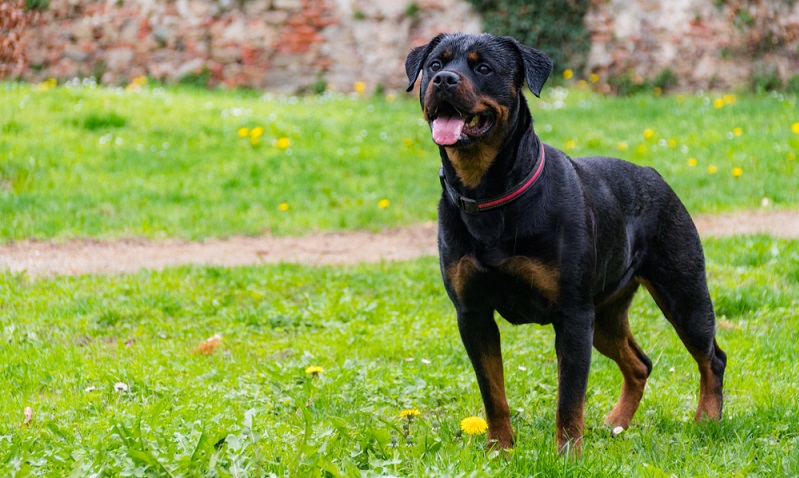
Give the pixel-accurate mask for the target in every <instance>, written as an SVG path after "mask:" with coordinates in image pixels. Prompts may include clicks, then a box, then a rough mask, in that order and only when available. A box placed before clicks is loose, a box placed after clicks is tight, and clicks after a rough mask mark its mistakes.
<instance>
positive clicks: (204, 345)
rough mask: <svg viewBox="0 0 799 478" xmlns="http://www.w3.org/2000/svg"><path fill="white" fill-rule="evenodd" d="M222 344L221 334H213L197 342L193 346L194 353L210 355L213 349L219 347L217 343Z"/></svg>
mask: <svg viewBox="0 0 799 478" xmlns="http://www.w3.org/2000/svg"><path fill="white" fill-rule="evenodd" d="M221 344H222V336H221V335H219V334H214V335H213V336H212V337H209V338H208V339H207V340H205V341H203V342H200V343H199V344H197V347H195V348H194V353H195V354H202V355H211V354H212V353H214V351H215V350H216V349H217V348H219V345H221Z"/></svg>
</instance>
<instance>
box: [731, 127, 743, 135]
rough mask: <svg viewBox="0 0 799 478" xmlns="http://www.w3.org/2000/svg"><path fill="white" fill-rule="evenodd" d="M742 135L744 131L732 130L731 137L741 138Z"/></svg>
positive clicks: (739, 129)
mask: <svg viewBox="0 0 799 478" xmlns="http://www.w3.org/2000/svg"><path fill="white" fill-rule="evenodd" d="M743 133H744V130H742V129H741V128H734V129H733V130H732V135H733V136H741V135H742V134H743Z"/></svg>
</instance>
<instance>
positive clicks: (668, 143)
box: [666, 139, 677, 148]
mask: <svg viewBox="0 0 799 478" xmlns="http://www.w3.org/2000/svg"><path fill="white" fill-rule="evenodd" d="M666 144H667V145H668V146H669V148H674V147H676V146H677V141H676V140H673V139H670V140H668V142H667V143H666Z"/></svg>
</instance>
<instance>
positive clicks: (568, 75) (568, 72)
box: [563, 68, 574, 80]
mask: <svg viewBox="0 0 799 478" xmlns="http://www.w3.org/2000/svg"><path fill="white" fill-rule="evenodd" d="M572 76H574V72H573V71H571V70H570V69H568V68H567V69H565V70H563V79H564V80H570V79H571V77H572Z"/></svg>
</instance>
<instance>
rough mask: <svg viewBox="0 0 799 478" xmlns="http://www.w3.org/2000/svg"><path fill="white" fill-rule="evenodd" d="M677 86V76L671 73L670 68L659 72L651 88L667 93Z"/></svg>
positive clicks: (678, 82) (678, 81)
mask: <svg viewBox="0 0 799 478" xmlns="http://www.w3.org/2000/svg"><path fill="white" fill-rule="evenodd" d="M679 84H680V80H679V79H678V78H677V75H675V74H674V72H673V71H671V68H664V69H663V70H661V71H660V73H658V75H657V76H656V77H655V79H654V80H653V81H652V86H655V87H657V88H660V89H661V90H663V91H668V90H670V89H672V88H674V87H675V86H677V85H679Z"/></svg>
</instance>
